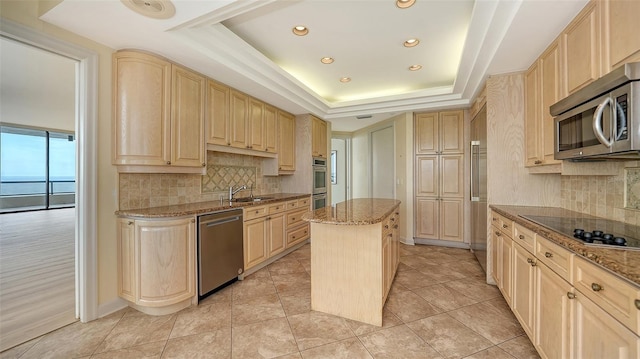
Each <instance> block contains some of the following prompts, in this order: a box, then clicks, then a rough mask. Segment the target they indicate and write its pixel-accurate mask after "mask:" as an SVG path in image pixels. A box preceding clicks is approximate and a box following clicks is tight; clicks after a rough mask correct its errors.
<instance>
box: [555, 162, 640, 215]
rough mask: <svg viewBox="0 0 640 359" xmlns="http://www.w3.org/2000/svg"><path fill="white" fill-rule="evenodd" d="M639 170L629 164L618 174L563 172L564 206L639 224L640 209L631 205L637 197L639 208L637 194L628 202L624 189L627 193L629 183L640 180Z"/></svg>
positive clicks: (562, 193)
mask: <svg viewBox="0 0 640 359" xmlns="http://www.w3.org/2000/svg"><path fill="white" fill-rule="evenodd" d="M638 171H640V169H638V168H626V169H625V170H624V171H621V173H619V174H618V175H615V176H561V177H562V178H561V184H560V186H561V187H560V192H561V193H560V195H561V201H562V207H563V208H566V209H570V210H572V211H576V212H581V213H587V214H591V215H594V216H598V217H603V218H608V219H613V220H616V221H621V222H626V223H630V224H633V225H640V210H638V209H634V208H631V207H633V203H634V201H635V205H636V206H637V207H636V208H640V203H638V198H636V199H635V200H634V199H632V198H628V199H627V202H628V203H625V189H626V191H627V196H628V195H629V194H630V193H629V184H630V183H631V185H633V183H637V181H639V180H640V176H639V175H638ZM625 186H626V187H625ZM629 199H631V202H630V201H629Z"/></svg>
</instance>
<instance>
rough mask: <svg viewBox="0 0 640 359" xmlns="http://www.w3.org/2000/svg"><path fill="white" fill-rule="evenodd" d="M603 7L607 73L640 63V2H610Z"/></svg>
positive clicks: (604, 51) (625, 0)
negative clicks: (629, 63)
mask: <svg viewBox="0 0 640 359" xmlns="http://www.w3.org/2000/svg"><path fill="white" fill-rule="evenodd" d="M592 1H596V0H592ZM596 2H598V1H596ZM602 6H603V7H604V10H603V13H604V15H605V16H603V18H604V21H603V23H604V24H603V26H602V29H603V34H604V38H605V41H604V46H603V54H604V56H605V59H606V60H605V61H607V65H608V66H606V69H607V71H605V72H609V71H610V70H613V69H615V68H616V67H620V66H621V65H623V64H625V63H627V62H634V61H640V36H638V34H640V21H638V18H639V16H640V1H637V0H608V1H604V2H603V3H602Z"/></svg>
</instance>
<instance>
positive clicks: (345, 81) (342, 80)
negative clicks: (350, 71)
mask: <svg viewBox="0 0 640 359" xmlns="http://www.w3.org/2000/svg"><path fill="white" fill-rule="evenodd" d="M349 81H351V77H341V78H340V82H344V83H347V82H349Z"/></svg>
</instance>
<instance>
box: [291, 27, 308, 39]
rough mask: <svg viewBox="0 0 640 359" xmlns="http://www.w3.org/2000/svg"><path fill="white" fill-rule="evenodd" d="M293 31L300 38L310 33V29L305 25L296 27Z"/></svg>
mask: <svg viewBox="0 0 640 359" xmlns="http://www.w3.org/2000/svg"><path fill="white" fill-rule="evenodd" d="M291 31H293V33H294V34H296V35H298V36H304V35H306V34H308V33H309V29H307V27H306V26H303V25H298V26H294V27H293V29H292V30H291Z"/></svg>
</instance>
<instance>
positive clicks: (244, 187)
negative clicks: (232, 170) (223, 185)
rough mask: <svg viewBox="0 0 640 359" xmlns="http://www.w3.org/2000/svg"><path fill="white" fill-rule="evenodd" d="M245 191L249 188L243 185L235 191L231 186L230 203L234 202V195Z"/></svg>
mask: <svg viewBox="0 0 640 359" xmlns="http://www.w3.org/2000/svg"><path fill="white" fill-rule="evenodd" d="M243 189H247V186H246V185H242V186H240V187H238V188H236V189H233V186H229V201H233V195H234V194H236V193H238V192H240V191H242V190H243Z"/></svg>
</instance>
